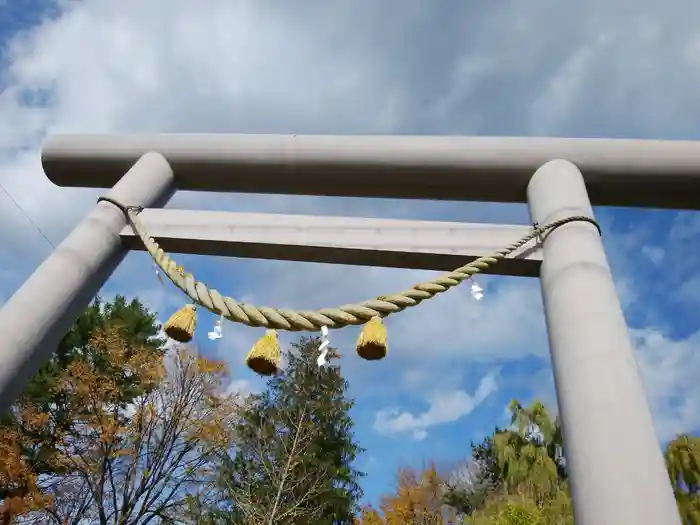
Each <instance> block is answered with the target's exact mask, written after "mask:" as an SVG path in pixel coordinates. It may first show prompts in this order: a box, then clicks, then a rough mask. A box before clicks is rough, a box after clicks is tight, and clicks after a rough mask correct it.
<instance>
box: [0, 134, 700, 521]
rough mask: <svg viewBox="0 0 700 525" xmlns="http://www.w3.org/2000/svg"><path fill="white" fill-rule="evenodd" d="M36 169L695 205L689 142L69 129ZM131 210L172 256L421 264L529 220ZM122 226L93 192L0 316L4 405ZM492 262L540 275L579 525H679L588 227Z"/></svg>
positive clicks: (567, 210) (146, 197) (63, 324)
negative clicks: (81, 132) (88, 132)
mask: <svg viewBox="0 0 700 525" xmlns="http://www.w3.org/2000/svg"><path fill="white" fill-rule="evenodd" d="M43 164H44V169H45V171H46V174H47V176H48V177H49V179H50V180H51V181H53V182H54V183H56V184H58V185H60V186H78V187H96V188H111V190H110V191H109V193H108V194H107V196H108V197H110V198H111V199H113V200H114V201H117V202H121V203H123V204H125V205H135V206H142V207H144V208H159V207H162V206H164V205H165V203H166V202H167V201H168V200H169V199H170V197H171V196H172V195H173V194H174V192H175V191H176V190H177V189H181V190H201V191H223V192H257V193H283V194H307V195H337V196H357V197H394V198H412V199H447V200H481V201H499V202H527V203H528V204H529V207H530V214H531V217H532V220H533V222H537V223H539V224H547V223H550V222H552V221H555V220H558V219H562V218H565V217H569V216H574V215H575V216H579V215H580V216H587V217H591V218H592V217H593V213H592V209H591V201H593V203H595V204H601V205H619V206H642V207H657V208H673V209H692V210H700V143H697V142H665V141H639V140H600V139H538V138H465V137H413V136H411V137H409V136H396V137H391V136H372V137H363V136H296V135H294V136H271V135H151V136H78V135H67V136H55V137H49V139H48V140H47V141H46V143H45V145H44V149H43ZM143 221H144V223H145V224H146V226H147V227H148V228H149V230H150V231H151V232H152V234H153V235H154V236H155V237H157V238H159V240H160V241H161V242H162V244H163V246H164V247H166V248H167V249H171V250H176V251H181V252H190V253H207V254H217V255H235V256H244V257H262V258H287V259H293V260H314V261H323V262H334V263H345V264H367V265H384V266H408V267H413V268H426V269H427V268H434V269H447V268H448V267H449V266H450V265H452V264H453V263H454V262H456V261H457V260H459V261H460V263H461V264H464V262H468V261H469V260H470V258H472V259H473V258H475V257H478V256H481V255H485V254H487V253H488V252H490V251H492V249H493V248H494V247H498V245H499V243H501V242H503V243H504V244H508V243H509V242H513V240H515V239H517V238H518V237H519V236H521V234H522V233H523V232H524V231H526V230H527V228H526V227H523V226H495V225H456V224H450V223H426V222H424V221H394V220H382V221H380V220H375V219H342V218H332V219H330V218H309V217H303V216H297V217H293V218H290V217H286V218H285V217H283V218H280V217H279V216H277V217H276V216H262V215H253V214H227V213H219V212H193V211H178V210H155V209H153V210H151V209H147V210H145V211H144V212H143ZM188 224H189V226H187V225H188ZM126 226H127V224H126V219H125V216H124V214H123V213H122V211H120V210H119V209H118V208H117V207H115V206H114V205H113V204H110V203H109V202H101V203H99V204H98V205H96V207H95V208H94V209H93V210H92V211H91V212H90V214H89V215H88V217H87V218H86V219H85V220H84V221H83V222H81V223H80V224H79V225H78V226H77V227H76V228H75V230H73V232H72V233H71V234H70V235H69V236H68V237H67V238H66V239H65V240H64V241H63V242H62V243H61V244H60V245H59V246H58V248H57V249H56V250H55V251H54V252H53V254H52V255H51V256H50V257H49V258H47V260H46V261H44V263H43V264H42V265H41V266H40V267H39V268H38V269H37V270H36V271H35V272H34V274H33V275H32V276H31V277H30V278H29V279H28V280H27V282H26V283H25V284H24V285H23V286H22V287H21V288H20V289H19V290H18V291H17V292H16V293H15V294H14V295H13V297H12V298H11V299H10V300H9V301H8V302H7V303H6V304H5V306H4V307H3V309H2V310H0V333H3V334H4V336H5V340H4V341H3V345H2V347H0V357H2V359H3V361H2V362H3V367H2V368H1V369H0V410H6V409H7V408H8V407H9V406H10V405H11V404H12V402H13V401H14V399H15V398H16V397H17V396H18V395H19V394H20V393H21V391H22V390H23V389H24V387H25V386H26V384H27V382H28V380H29V379H30V377H31V376H32V374H33V373H34V372H35V371H36V370H37V369H38V368H39V366H40V365H41V364H42V362H44V360H46V359H47V358H48V357H49V356H50V355H51V352H52V351H53V350H54V349H55V348H56V346H57V344H58V342H59V340H60V339H61V338H62V337H63V335H64V334H65V333H66V332H67V331H68V329H69V328H70V325H71V324H72V323H73V321H74V320H75V319H76V318H77V316H78V315H79V314H80V312H81V311H82V310H83V309H84V308H85V307H86V306H87V305H88V304H89V302H90V300H91V299H92V297H94V295H95V294H96V293H97V292H98V291H99V289H100V288H101V286H102V285H103V284H104V282H105V281H106V280H107V279H108V278H109V276H110V275H111V273H112V272H113V270H114V269H115V268H116V267H117V265H118V264H119V263H120V261H121V260H122V258H123V257H124V256H125V254H126V253H127V252H128V250H129V249H139V248H140V246H139V244H138V242H137V240H136V239H135V238H134V236H133V234H132V233H131V232H130V230H129V229H128V228H126ZM324 231H325V233H324ZM426 231H431V232H432V236H431V237H430V238H429V237H428V236H426V234H425V232H426ZM428 239H430V240H428ZM435 239H438V241H437V242H436V241H435ZM280 246H283V247H284V251H283V252H282V251H280ZM494 269H495V270H496V271H499V272H502V273H505V274H509V275H524V276H537V275H539V277H540V280H541V283H542V295H543V300H544V307H545V316H546V321H547V330H548V334H549V343H550V349H551V353H552V362H553V368H554V376H555V383H556V388H557V398H558V403H559V409H560V412H561V417H562V421H563V427H564V434H565V442H566V457H567V462H568V466H569V470H570V481H571V489H572V495H573V498H574V512H575V517H576V523H577V524H579V525H626V524H635V525H659V524H664V525H674V524H676V525H680V518H679V516H678V512H677V510H676V504H675V499H674V496H673V492H672V490H671V486H670V483H669V479H668V474H667V472H666V469H665V465H664V461H663V457H662V454H661V450H660V447H659V443H658V441H657V439H656V435H655V432H654V427H653V424H652V419H651V414H650V411H649V408H648V406H647V403H646V399H645V394H644V390H643V387H642V383H641V379H640V377H639V373H638V369H637V365H636V362H635V360H634V356H633V352H632V346H631V343H630V339H629V336H628V333H627V327H626V325H625V321H624V317H623V314H622V309H621V306H620V302H619V300H618V298H617V294H616V291H615V287H614V284H613V281H612V277H611V274H610V269H609V267H608V263H607V260H606V257H605V253H604V251H603V246H602V243H601V241H600V238H599V233H598V231H597V229H596V228H595V226H594V225H593V224H590V223H586V222H571V223H568V224H566V225H564V226H562V227H560V228H557V229H556V230H554V231H552V232H551V233H549V234H547V236H546V238H545V239H544V242H543V243H542V245H541V246H539V245H530V246H526V247H524V248H523V250H521V251H520V252H518V253H516V254H515V257H514V258H513V259H512V260H509V261H508V262H507V263H503V264H502V265H499V266H497V267H495V268H494Z"/></svg>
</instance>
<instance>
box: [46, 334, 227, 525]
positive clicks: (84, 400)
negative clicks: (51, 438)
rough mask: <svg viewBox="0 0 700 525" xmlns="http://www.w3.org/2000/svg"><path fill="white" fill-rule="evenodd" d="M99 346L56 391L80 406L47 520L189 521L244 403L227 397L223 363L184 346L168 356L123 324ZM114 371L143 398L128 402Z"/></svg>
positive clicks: (62, 450) (62, 448)
mask: <svg viewBox="0 0 700 525" xmlns="http://www.w3.org/2000/svg"><path fill="white" fill-rule="evenodd" d="M90 345H91V348H92V352H91V354H90V357H89V358H87V359H80V360H75V361H74V362H72V363H71V364H70V365H69V366H68V368H67V369H66V372H65V374H64V375H63V376H62V377H61V378H60V381H58V382H57V385H56V388H57V389H58V390H60V391H61V392H63V393H64V394H65V395H66V396H67V397H68V398H70V399H71V400H72V406H73V407H75V410H74V413H73V418H74V421H75V424H74V425H73V426H72V429H71V431H70V432H69V433H68V434H67V435H65V436H64V439H63V441H62V442H61V443H60V445H59V446H57V454H56V457H57V461H58V462H59V464H60V466H61V467H63V470H64V474H62V475H55V476H53V478H54V479H53V481H54V483H53V485H52V487H51V493H50V496H51V500H50V502H48V504H46V505H45V507H44V509H42V510H41V511H40V513H41V517H42V518H44V520H45V521H48V522H53V523H56V525H64V524H66V523H76V524H77V523H79V522H81V521H83V520H85V519H88V520H91V521H95V522H99V523H100V524H103V525H106V524H115V525H116V524H120V525H124V524H129V525H137V524H145V523H149V522H151V521H152V520H153V519H154V518H158V520H157V521H158V522H169V523H174V522H176V521H179V520H182V519H184V516H185V515H186V513H187V511H188V509H189V506H190V505H189V504H190V501H191V499H192V498H195V497H204V498H205V497H206V493H207V491H208V488H209V487H210V486H211V481H212V469H211V466H212V461H213V460H214V459H215V458H216V457H217V456H218V454H219V453H220V452H221V451H222V450H225V449H227V448H228V447H229V446H230V443H231V439H232V434H231V428H232V427H233V423H234V418H235V415H236V411H237V399H236V398H235V397H234V396H232V395H228V394H224V393H222V392H223V384H224V380H225V378H226V370H225V367H224V365H223V364H222V363H218V362H214V361H210V360H208V359H204V358H202V357H199V356H197V355H196V354H194V353H192V352H191V351H189V350H187V349H186V348H182V347H177V348H174V349H173V350H171V351H170V352H169V353H168V354H166V356H165V357H164V358H163V357H161V356H159V355H158V354H156V353H153V352H151V351H149V349H148V348H145V347H143V346H138V345H134V344H130V343H129V342H128V341H126V340H125V338H124V334H123V333H122V332H121V330H120V329H119V328H118V327H111V328H107V329H105V330H98V331H97V333H96V334H95V335H94V336H93V338H92V339H91V341H90ZM112 367H120V368H121V369H122V370H123V371H124V374H125V375H126V376H127V377H133V378H134V379H136V380H137V381H138V384H139V385H141V393H140V395H138V396H136V397H133V398H132V399H130V401H129V402H128V403H124V399H123V391H122V388H121V381H120V377H119V376H118V375H115V374H113V373H111V370H110V369H111V368H112ZM34 517H35V518H36V517H37V516H36V515H35V516H34Z"/></svg>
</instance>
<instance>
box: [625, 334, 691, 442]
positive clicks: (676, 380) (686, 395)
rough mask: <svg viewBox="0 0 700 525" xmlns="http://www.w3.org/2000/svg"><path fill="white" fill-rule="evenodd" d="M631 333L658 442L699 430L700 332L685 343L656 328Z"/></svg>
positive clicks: (683, 340) (684, 340) (685, 340)
mask: <svg viewBox="0 0 700 525" xmlns="http://www.w3.org/2000/svg"><path fill="white" fill-rule="evenodd" d="M631 333H632V337H633V341H634V343H635V347H636V350H637V352H636V357H637V361H638V363H639V368H640V372H641V374H642V378H643V380H644V386H645V389H646V393H647V397H648V399H649V404H650V406H651V410H652V413H653V415H654V424H655V426H656V431H657V434H658V435H659V438H660V439H661V440H664V441H665V440H668V439H672V438H673V437H675V435H676V434H678V433H682V432H689V431H693V430H697V429H700V389H699V388H698V377H700V331H697V332H695V333H694V334H692V335H691V336H689V337H687V338H684V339H682V340H673V339H671V338H669V337H668V336H666V335H664V334H663V333H660V332H659V331H657V330H655V329H653V328H647V329H643V330H632V331H631Z"/></svg>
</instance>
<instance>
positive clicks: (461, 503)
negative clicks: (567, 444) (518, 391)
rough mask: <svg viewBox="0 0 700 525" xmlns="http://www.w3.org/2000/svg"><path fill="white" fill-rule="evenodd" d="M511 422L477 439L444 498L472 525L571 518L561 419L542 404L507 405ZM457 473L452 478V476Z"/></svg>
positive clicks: (553, 524) (551, 524) (553, 523)
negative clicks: (507, 425) (465, 462)
mask: <svg viewBox="0 0 700 525" xmlns="http://www.w3.org/2000/svg"><path fill="white" fill-rule="evenodd" d="M509 408H510V411H511V426H510V428H508V429H498V428H496V429H495V430H494V432H493V434H491V435H490V436H488V437H486V438H485V439H484V440H483V441H482V442H481V443H480V444H478V445H476V446H475V445H473V444H472V457H471V458H470V461H469V462H468V463H467V464H466V467H467V468H466V469H465V468H462V475H461V477H460V476H454V475H453V476H451V477H450V478H448V479H449V481H448V483H447V490H446V493H445V497H444V500H445V501H446V503H448V504H449V505H450V506H452V507H454V508H455V509H456V510H457V511H459V513H460V514H461V516H462V517H463V519H464V522H465V523H469V524H472V525H487V524H488V525H500V524H504V525H505V524H509V523H522V524H530V523H531V524H540V523H541V524H543V525H544V524H547V525H569V524H570V523H572V522H573V512H572V506H571V498H570V496H569V490H568V485H567V472H566V461H565V458H564V455H563V439H562V432H561V425H560V423H559V420H558V419H556V418H554V419H553V418H551V416H550V415H549V413H548V411H547V410H546V408H545V407H544V405H543V404H542V403H539V402H534V403H532V404H531V405H530V406H528V407H523V406H522V405H521V404H520V403H519V402H518V401H513V402H511V404H510V407H509ZM455 478H456V480H455Z"/></svg>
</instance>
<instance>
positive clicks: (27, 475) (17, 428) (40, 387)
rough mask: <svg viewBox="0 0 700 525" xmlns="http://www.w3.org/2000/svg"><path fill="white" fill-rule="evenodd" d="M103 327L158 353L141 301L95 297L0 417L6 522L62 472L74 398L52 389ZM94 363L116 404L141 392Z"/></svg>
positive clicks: (116, 371)
mask: <svg viewBox="0 0 700 525" xmlns="http://www.w3.org/2000/svg"><path fill="white" fill-rule="evenodd" d="M108 326H114V327H117V326H118V327H119V330H120V332H121V333H122V335H123V337H124V338H125V340H126V341H128V342H129V344H132V345H137V346H140V347H143V348H146V349H148V351H149V352H152V353H154V354H156V355H161V354H162V350H161V348H162V346H163V343H164V340H162V339H158V338H157V337H156V336H157V334H158V331H159V327H158V325H157V323H156V320H155V315H154V314H153V313H151V312H149V311H148V310H147V309H146V308H145V307H144V306H143V304H142V303H141V302H140V301H138V300H137V299H134V300H132V301H131V302H129V303H127V301H126V299H125V298H124V297H122V296H117V297H116V298H115V299H114V300H113V301H112V302H107V303H103V302H102V301H101V300H100V299H99V298H97V299H95V301H94V302H93V303H92V304H91V305H90V306H89V307H88V308H87V309H86V311H85V312H84V313H83V314H82V315H81V316H80V317H79V318H78V320H77V321H76V322H75V323H74V324H73V326H72V327H71V330H70V331H69V332H68V333H67V334H66V335H65V337H63V339H62V340H61V341H60V343H59V345H58V347H57V348H56V351H55V352H54V354H53V355H52V357H51V358H50V359H49V361H48V362H47V363H45V364H44V365H43V366H42V367H41V368H40V370H39V371H38V372H37V373H36V374H35V375H34V377H33V378H32V379H31V381H30V382H29V384H28V386H27V388H26V390H25V392H24V393H23V395H22V396H21V397H20V399H18V400H17V402H16V403H15V404H14V405H13V407H12V408H11V409H10V411H9V412H7V413H5V414H0V462H2V461H3V460H4V461H5V463H6V465H10V464H12V465H15V467H13V468H12V469H9V468H8V469H6V470H7V471H6V472H3V473H0V502H2V503H1V504H0V505H2V507H0V508H2V509H3V512H5V515H4V516H5V518H4V519H5V520H6V521H7V520H9V519H11V518H10V517H9V514H8V513H9V512H10V510H9V509H10V508H12V509H13V510H12V512H13V513H16V512H20V509H28V508H34V507H36V506H37V505H38V501H39V499H38V496H39V495H40V494H41V493H42V490H43V489H42V484H41V482H40V478H42V477H45V476H52V475H58V474H66V471H65V468H66V467H65V466H63V465H60V464H59V462H57V461H56V452H57V446H58V445H59V444H60V443H61V441H62V439H63V438H64V436H65V435H66V434H68V433H69V432H70V431H71V429H72V428H73V427H74V425H75V424H76V420H75V418H74V415H75V409H76V406H75V400H74V399H72V398H71V397H70V396H69V395H67V393H66V392H63V391H61V389H58V388H57V383H58V382H59V381H60V378H61V377H62V376H63V373H64V372H65V370H66V369H67V368H68V367H69V366H70V365H71V363H73V362H75V361H76V360H84V359H90V356H93V357H97V356H96V355H95V352H94V349H93V348H92V346H91V344H90V340H91V338H92V337H93V335H94V334H95V332H96V331H97V330H100V329H105V328H106V327H108ZM93 362H94V365H95V366H103V367H106V368H104V370H105V371H109V372H110V373H111V374H112V376H113V377H114V378H115V379H116V380H117V382H118V385H119V389H120V392H121V398H120V402H122V403H128V402H129V401H130V400H131V399H133V398H134V397H135V396H137V395H138V394H139V393H140V392H141V389H142V386H140V385H139V384H138V381H137V378H136V377H135V376H127V375H125V374H124V373H123V371H122V370H121V368H120V366H111V365H110V364H109V363H100V362H99V360H97V359H95V360H93ZM37 418H38V419H37ZM47 422H48V424H47ZM20 466H21V468H19V467H20ZM10 470H13V473H11V472H10ZM22 502H24V503H22Z"/></svg>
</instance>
